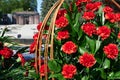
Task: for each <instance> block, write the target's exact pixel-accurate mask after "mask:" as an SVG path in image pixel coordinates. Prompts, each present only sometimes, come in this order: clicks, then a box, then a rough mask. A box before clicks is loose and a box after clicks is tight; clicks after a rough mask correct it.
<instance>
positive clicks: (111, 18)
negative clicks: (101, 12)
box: [105, 13, 116, 23]
mask: <svg viewBox="0 0 120 80" xmlns="http://www.w3.org/2000/svg"><path fill="white" fill-rule="evenodd" d="M105 19H107V20H109V21H110V22H111V23H114V22H116V15H115V13H106V14H105Z"/></svg>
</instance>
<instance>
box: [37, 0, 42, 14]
mask: <svg viewBox="0 0 120 80" xmlns="http://www.w3.org/2000/svg"><path fill="white" fill-rule="evenodd" d="M41 2H42V0H37V11H38V12H39V13H40V6H41Z"/></svg>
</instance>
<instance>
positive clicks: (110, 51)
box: [103, 43, 118, 59]
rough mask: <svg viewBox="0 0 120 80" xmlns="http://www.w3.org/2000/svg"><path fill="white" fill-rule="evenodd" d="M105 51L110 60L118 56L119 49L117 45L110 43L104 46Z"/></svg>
mask: <svg viewBox="0 0 120 80" xmlns="http://www.w3.org/2000/svg"><path fill="white" fill-rule="evenodd" d="M103 51H104V53H105V54H106V56H107V57H108V58H110V59H115V58H116V57H117V56H118V47H117V45H116V44H113V43H110V44H108V45H107V46H104V48H103Z"/></svg>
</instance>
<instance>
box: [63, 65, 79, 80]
mask: <svg viewBox="0 0 120 80" xmlns="http://www.w3.org/2000/svg"><path fill="white" fill-rule="evenodd" d="M76 72H77V69H76V67H75V66H74V65H72V64H65V65H64V66H63V68H62V75H63V77H64V78H67V79H72V78H73V77H74V75H75V74H76Z"/></svg>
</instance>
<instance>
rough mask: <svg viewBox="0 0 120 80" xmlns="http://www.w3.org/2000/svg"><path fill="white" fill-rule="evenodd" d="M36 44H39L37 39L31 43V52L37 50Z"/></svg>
mask: <svg viewBox="0 0 120 80" xmlns="http://www.w3.org/2000/svg"><path fill="white" fill-rule="evenodd" d="M36 44H37V41H34V42H32V44H30V53H34V52H35V47H36Z"/></svg>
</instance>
